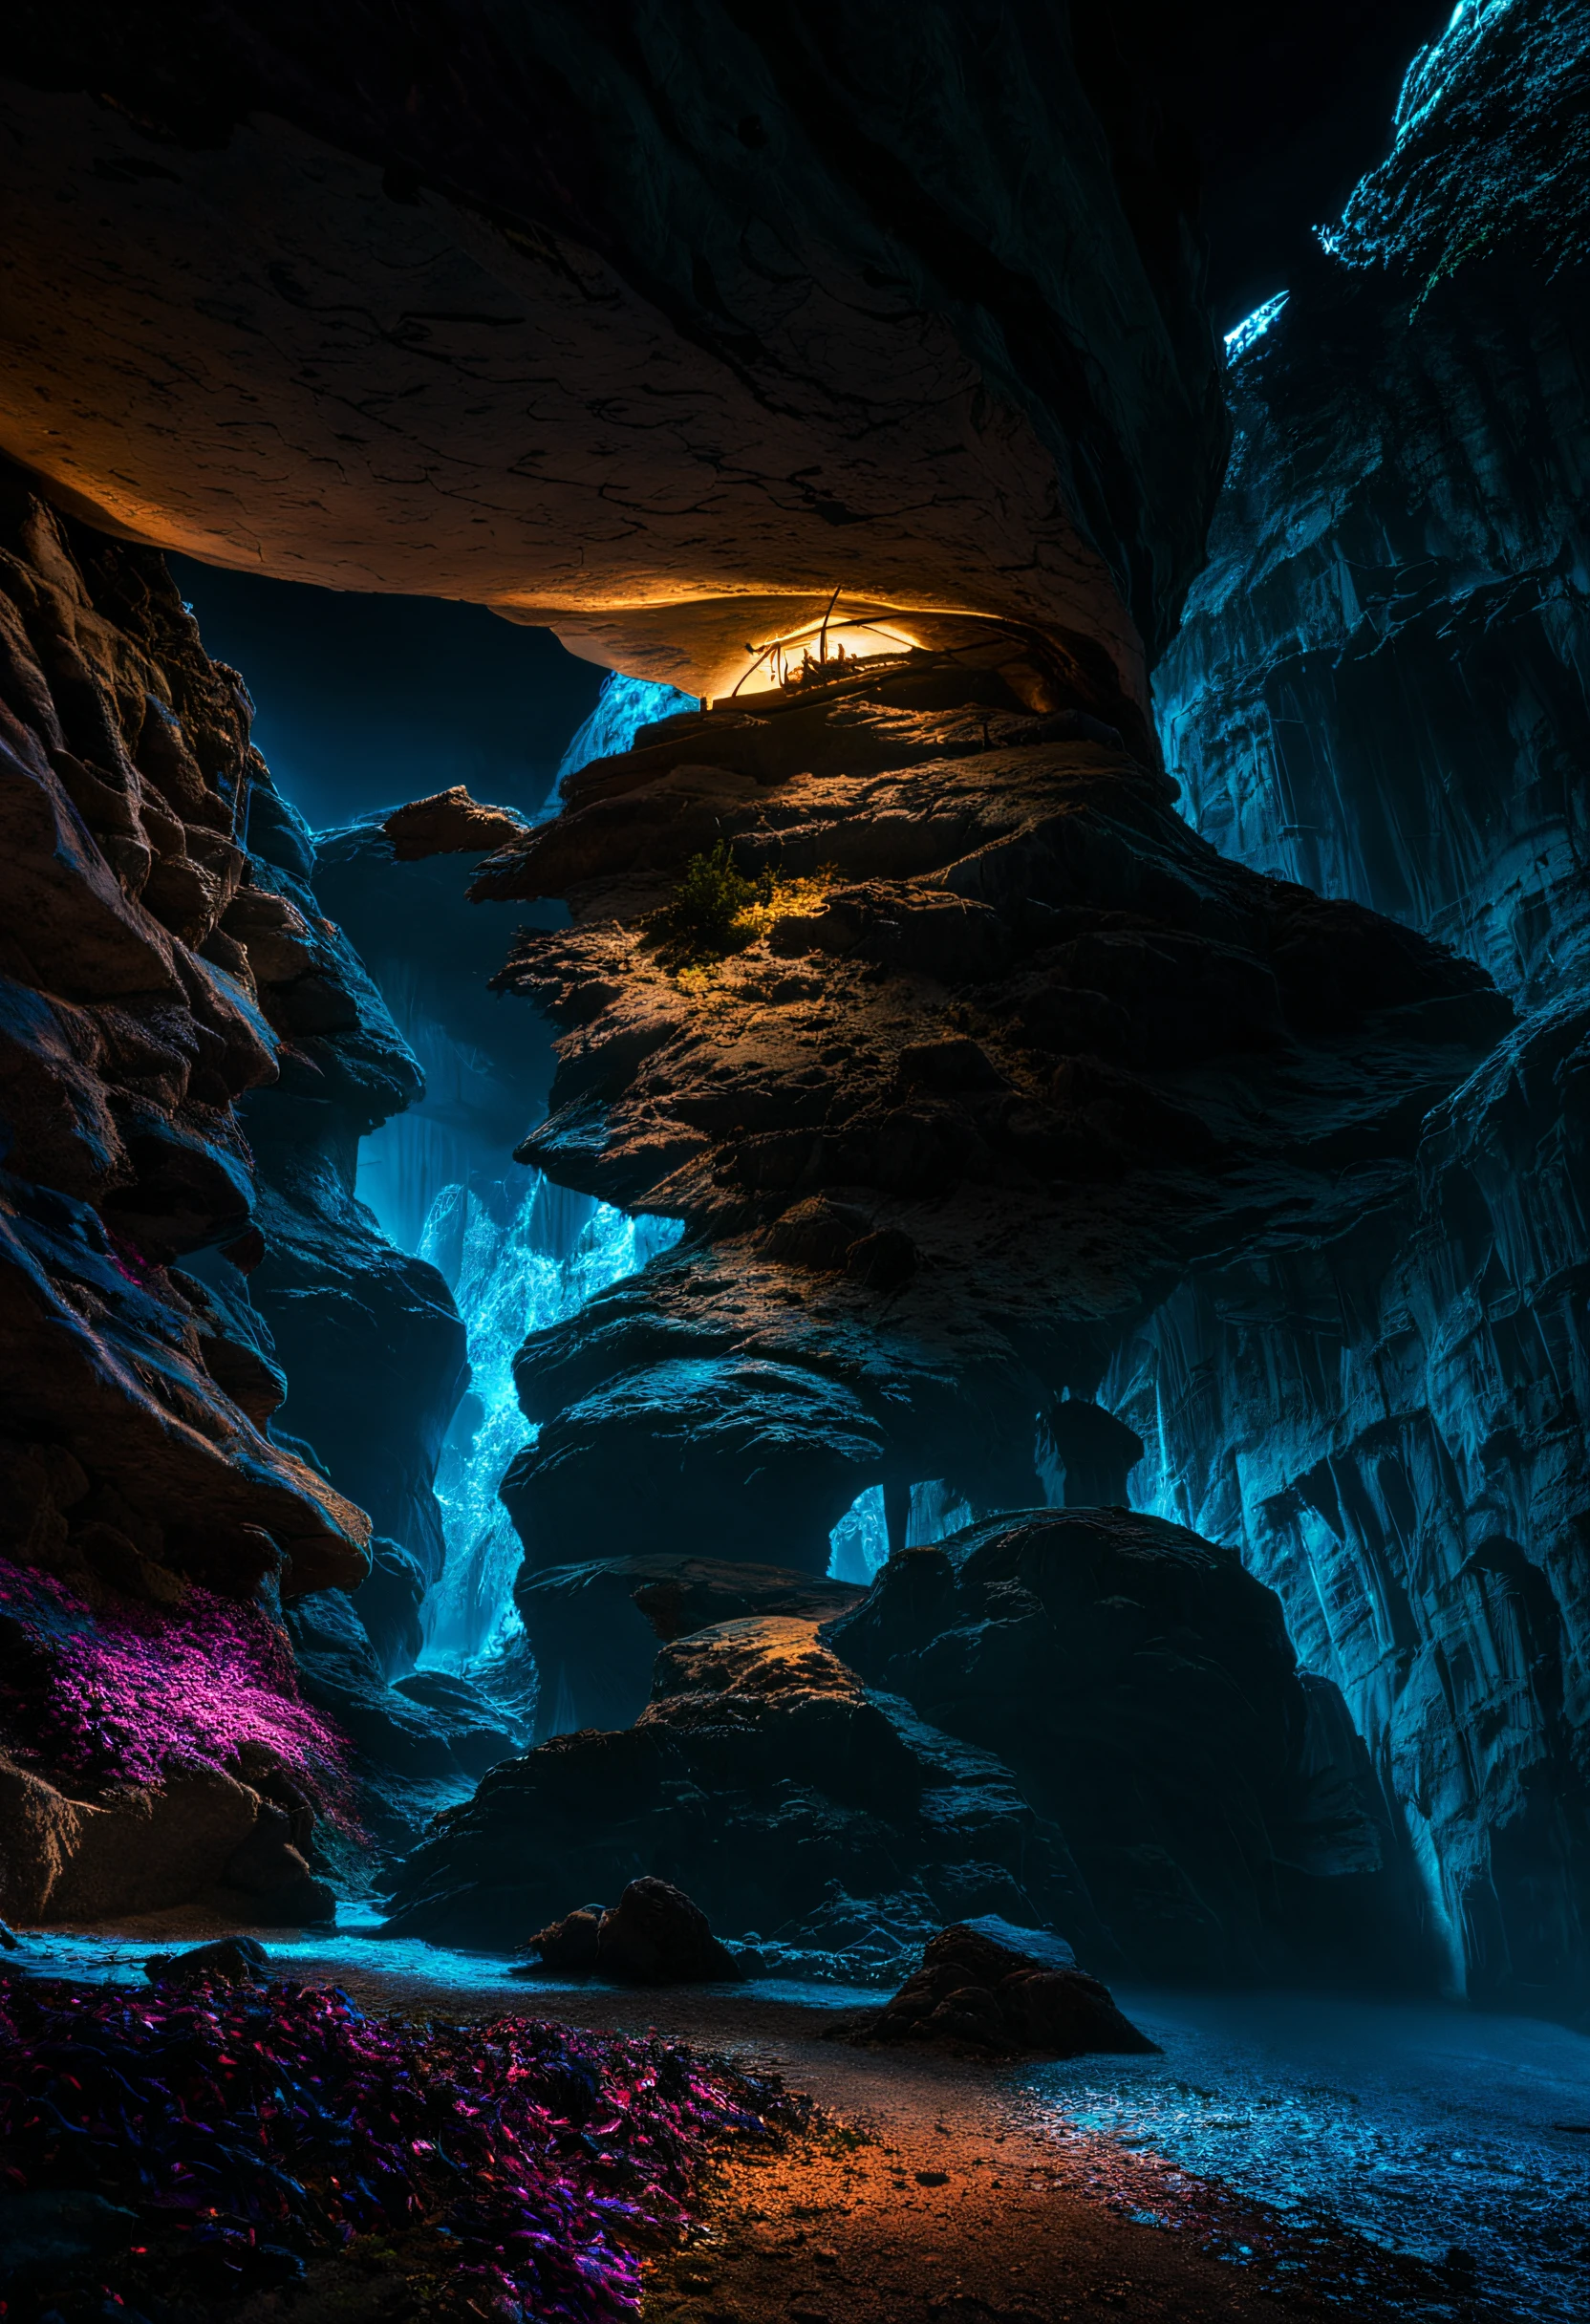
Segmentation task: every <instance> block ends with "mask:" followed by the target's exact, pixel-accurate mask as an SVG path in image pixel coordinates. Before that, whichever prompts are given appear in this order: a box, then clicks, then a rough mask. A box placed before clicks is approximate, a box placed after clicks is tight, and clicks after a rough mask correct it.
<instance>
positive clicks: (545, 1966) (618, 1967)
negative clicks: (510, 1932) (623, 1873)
mask: <svg viewBox="0 0 1590 2324" xmlns="http://www.w3.org/2000/svg"><path fill="white" fill-rule="evenodd" d="M530 1944H531V1946H532V1947H533V1949H534V1951H535V1953H536V1955H537V1959H536V1960H535V1961H533V1962H527V1963H526V1964H525V1965H524V1966H523V1967H522V1968H520V1969H516V1970H515V1972H514V1973H515V1975H516V1976H534V1975H536V1974H537V1973H538V1971H540V1970H546V1971H548V1973H562V1974H568V1973H569V1972H572V1973H574V1974H576V1975H590V1976H597V1977H611V1978H612V1979H614V1980H615V1981H616V1982H617V1983H618V1984H620V1985H698V1984H701V1983H703V1982H707V1981H710V1980H712V1979H714V1978H725V1979H732V1978H735V1977H738V1976H739V1975H740V1973H741V1971H740V1967H739V1963H738V1962H737V1960H736V1958H735V1956H734V1954H733V1953H731V1952H730V1950H729V1948H728V1947H727V1946H726V1945H724V1944H722V1943H721V1942H720V1940H719V1939H718V1938H717V1937H715V1936H714V1935H713V1933H712V1925H711V1923H710V1922H709V1921H708V1919H707V1916H706V1914H705V1913H704V1912H703V1911H702V1910H701V1908H700V1906H699V1905H698V1904H693V1903H692V1901H691V1899H690V1898H689V1897H687V1896H686V1895H685V1894H684V1892H683V1890H682V1889H679V1888H674V1887H671V1886H670V1885H669V1883H668V1882H667V1881H659V1880H652V1879H643V1880H638V1881H631V1883H630V1884H629V1886H628V1887H627V1888H626V1889H625V1891H624V1893H623V1895H622V1896H621V1897H620V1898H619V1900H618V1902H617V1904H612V1905H609V1906H603V1905H600V1904H585V1905H582V1906H581V1907H580V1909H579V1910H578V1911H577V1912H569V1913H565V1915H564V1917H563V1919H562V1920H561V1921H554V1922H552V1923H551V1924H550V1925H549V1926H548V1927H546V1928H543V1929H538V1930H537V1932H536V1934H535V1935H534V1936H533V1937H532V1938H531V1939H530Z"/></svg>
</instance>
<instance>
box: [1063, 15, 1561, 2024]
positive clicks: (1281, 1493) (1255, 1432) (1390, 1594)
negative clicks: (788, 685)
mask: <svg viewBox="0 0 1590 2324" xmlns="http://www.w3.org/2000/svg"><path fill="white" fill-rule="evenodd" d="M1587 69H1590V46H1587V36H1586V28H1585V22H1584V18H1583V13H1582V11H1579V10H1575V9H1572V8H1565V7H1562V6H1558V5H1556V4H1555V0H1519V5H1517V6H1515V7H1513V8H1511V9H1507V10H1487V11H1468V12H1467V14H1466V15H1465V16H1464V17H1463V18H1462V19H1454V23H1453V27H1452V28H1451V30H1450V32H1449V33H1448V35H1447V38H1446V40H1445V41H1444V42H1443V43H1441V44H1440V46H1439V47H1438V48H1437V49H1436V50H1435V51H1433V52H1431V53H1430V54H1429V57H1428V58H1427V60H1426V62H1425V64H1424V66H1423V67H1422V69H1421V72H1420V74H1419V75H1416V76H1415V79H1414V81H1413V82H1411V83H1410V85H1409V89H1408V91H1407V93H1406V95H1405V103H1404V118H1403V123H1402V126H1401V129H1400V132H1399V136H1398V140H1397V144H1396V147H1395V149H1394V151H1393V152H1392V154H1391V156H1390V157H1389V158H1388V160H1387V161H1386V164H1385V165H1384V166H1383V168H1382V169H1380V170H1379V171H1377V172H1375V173H1374V174H1373V175H1372V176H1371V177H1370V178H1369V179H1368V180H1366V181H1365V183H1364V187H1362V188H1361V189H1360V192H1359V194H1358V195H1357V196H1355V198H1354V201H1353V203H1352V204H1350V205H1349V209H1348V212H1347V217H1346V220H1345V222H1344V224H1343V228H1342V229H1341V231H1340V232H1339V233H1337V234H1336V235H1335V236H1334V237H1333V247H1334V248H1335V249H1336V251H1337V252H1338V255H1337V256H1336V257H1334V258H1327V257H1324V256H1321V257H1320V258H1318V259H1317V260H1316V262H1315V263H1314V265H1313V266H1312V267H1311V268H1309V269H1306V270H1304V271H1303V272H1301V273H1300V275H1299V276H1297V277H1296V278H1295V280H1294V283H1293V287H1292V293H1291V298H1290V302H1289V304H1288V306H1287V308H1286V310H1285V312H1283V313H1282V314H1281V315H1280V317H1279V318H1278V321H1277V322H1276V323H1275V325H1274V326H1273V327H1272V329H1271V330H1270V332H1269V334H1267V335H1266V336H1265V337H1264V338H1262V339H1261V340H1259V341H1258V342H1257V345H1256V346H1255V347H1254V348H1253V349H1252V350H1251V352H1250V353H1248V354H1247V355H1244V356H1243V358H1242V359H1241V361H1240V363H1239V364H1238V365H1237V367H1236V369H1235V374H1234V376H1233V390H1232V392H1233V404H1234V411H1235V419H1236V423H1237V438H1236V446H1235V453H1234V457H1233V463H1232V469H1231V474H1230V478H1229V480H1228V484H1227V489H1226V494H1225V497H1224V499H1223V501H1222V503H1221V505H1220V508H1219V510H1218V512H1217V515H1216V518H1215V522H1214V528H1213V532H1212V535H1211V552H1210V562H1209V565H1208V568H1207V570H1206V571H1205V573H1204V574H1203V575H1202V576H1201V578H1200V580H1199V581H1198V583H1197V585H1196V587H1195V589H1194V592H1193V593H1192V598H1191V599H1190V602H1189V606H1188V612H1187V617H1186V620H1185V623H1184V626H1183V629H1182V631H1181V634H1180V635H1179V636H1178V637H1177V639H1176V641H1175V643H1174V644H1173V646H1172V647H1171V651H1170V653H1169V654H1168V655H1167V656H1166V658H1165V660H1164V661H1163V662H1162V664H1161V665H1160V668H1159V670H1158V672H1157V674H1156V678H1155V692H1156V697H1157V699H1158V703H1159V711H1160V719H1161V724H1162V729H1163V733H1164V737H1165V742H1166V750H1167V757H1168V761H1169V763H1170V764H1171V768H1172V770H1173V772H1174V773H1175V775H1176V776H1177V778H1178V779H1179V781H1180V783H1181V785H1182V790H1183V800H1184V806H1185V810H1186V812H1187V813H1188V815H1189V816H1190V818H1191V819H1192V821H1193V822H1194V823H1195V824H1196V826H1197V828H1199V829H1200V830H1201V831H1203V832H1204V833H1205V834H1206V835H1207V836H1209V837H1210V838H1212V839H1213V840H1214V841H1215V842H1216V844H1218V845H1219V846H1220V847H1221V848H1222V849H1223V850H1226V851H1228V852H1230V853H1232V854H1235V855H1237V856H1239V857H1241V858H1242V859H1243V860H1245V861H1247V862H1249V863H1252V864H1254V865H1255V866H1257V867H1258V868H1260V869H1263V870H1266V871H1273V872H1276V873H1278V874H1279V875H1281V876H1283V877H1296V878H1303V879H1307V880H1310V881H1312V882H1315V883H1317V884H1319V885H1321V886H1322V887H1325V888H1327V889H1328V890H1329V891H1331V892H1332V893H1341V894H1345V895H1352V896H1356V897H1357V898H1358V899H1360V900H1361V901H1362V902H1364V903H1365V904H1369V905H1372V906H1374V907H1375V908H1376V909H1378V910H1380V911H1384V912H1386V913H1389V914H1390V915H1393V916H1395V917H1397V918H1398V919H1401V920H1403V921H1405V922H1406V923H1407V924H1408V925H1410V926H1413V927H1417V928H1420V929H1423V930H1425V931H1427V932H1429V933H1431V934H1435V935H1438V936H1443V937H1445V938H1446V939H1447V940H1448V941H1450V942H1452V943H1454V944H1455V945H1456V946H1457V947H1458V948H1459V949H1460V950H1462V951H1464V952H1466V953H1468V954H1470V955H1471V956H1472V957H1473V958H1479V959H1481V960H1483V961H1484V962H1485V963H1486V964H1487V966H1489V967H1490V968H1491V969H1492V970H1493V973H1494V975H1495V977H1496V979H1497V981H1498V983H1500V984H1501V985H1502V986H1503V987H1504V988H1505V989H1507V990H1509V991H1511V992H1512V993H1514V994H1515V996H1516V997H1517V998H1518V1000H1519V1001H1520V1003H1521V1004H1523V1005H1524V1006H1525V1007H1526V1008H1528V1009H1529V1010H1530V1011H1531V1012H1532V1013H1531V1014H1529V1015H1528V1016H1526V1018H1525V1020H1524V1022H1522V1023H1521V1024H1520V1025H1519V1027H1518V1028H1517V1029H1516V1030H1515V1032H1513V1033H1512V1034H1510V1035H1509V1036H1508V1037H1507V1038H1506V1039H1505V1040H1504V1041H1503V1043H1502V1044H1500V1046H1499V1047H1498V1048H1497V1050H1496V1051H1495V1053H1494V1055H1493V1057H1492V1058H1491V1059H1489V1060H1488V1061H1487V1063H1486V1065H1484V1067H1483V1069H1482V1070H1481V1071H1480V1072H1479V1073H1478V1074H1477V1075H1476V1077H1475V1078H1474V1080H1473V1081H1472V1083H1470V1084H1469V1085H1468V1086H1467V1087H1465V1088H1464V1089H1462V1090H1461V1091H1459V1092H1457V1093H1455V1094H1454V1095H1453V1096H1452V1097H1451V1099H1450V1101H1448V1102H1447V1103H1444V1104H1443V1105H1441V1106H1439V1107H1437V1108H1435V1109H1434V1110H1433V1111H1432V1112H1431V1113H1430V1115H1429V1119H1428V1121H1427V1123H1426V1125H1425V1127H1424V1131H1423V1135H1422V1139H1421V1142H1420V1146H1419V1150H1418V1157H1417V1170H1416V1177H1415V1181H1414V1183H1413V1185H1412V1187H1411V1188H1410V1189H1409V1190H1408V1191H1407V1194H1404V1195H1400V1196H1398V1197H1397V1198H1396V1199H1394V1200H1392V1201H1389V1202H1386V1201H1383V1200H1381V1199H1379V1198H1372V1199H1370V1200H1368V1201H1366V1202H1365V1203H1364V1207H1363V1211H1362V1215H1361V1216H1358V1217H1356V1218H1353V1219H1350V1220H1344V1221H1343V1229H1342V1231H1341V1232H1340V1233H1334V1234H1327V1235H1325V1236H1323V1237H1321V1239H1320V1241H1319V1243H1318V1245H1317V1247H1315V1248H1314V1249H1312V1250H1304V1249H1301V1248H1300V1249H1299V1250H1298V1251H1297V1252H1295V1253H1294V1254H1292V1255H1290V1256H1283V1255H1280V1254H1278V1253H1274V1252H1270V1253H1259V1254H1253V1255H1249V1256H1245V1257H1242V1258H1240V1259H1236V1260H1235V1263H1234V1264H1233V1265H1232V1266H1231V1267H1230V1268H1228V1269H1227V1270H1225V1271H1224V1272H1223V1273H1222V1275H1221V1276H1219V1277H1218V1278H1215V1279H1212V1280H1209V1281H1207V1282H1206V1283H1205V1284H1203V1285H1202V1286H1188V1287H1186V1288H1184V1289H1183V1290H1182V1291H1180V1292H1178V1293H1177V1294H1176V1295H1175V1296H1174V1297H1173V1298H1172V1299H1171V1301H1170V1302H1168V1303H1167V1305H1166V1306H1165V1307H1164V1308H1163V1309H1162V1310H1161V1312H1160V1313H1159V1314H1158V1315H1157V1316H1156V1317H1155V1318H1154V1320H1153V1322H1152V1323H1150V1325H1149V1327H1148V1328H1147V1329H1146V1330H1145V1331H1144V1332H1142V1333H1141V1334H1140V1335H1137V1336H1136V1337H1135V1338H1134V1339H1133V1340H1132V1341H1131V1342H1130V1343H1129V1344H1128V1346H1126V1347H1125V1348H1124V1349H1123V1351H1122V1353H1121V1356H1120V1357H1119V1359H1118V1361H1117V1364H1116V1366H1115V1368H1114V1370H1113V1373H1112V1375H1111V1377H1110V1378H1109V1380H1108V1381H1107V1385H1106V1387H1105V1389H1104V1390H1103V1394H1104V1398H1105V1401H1106V1402H1107V1403H1109V1404H1110V1405H1111V1406H1112V1407H1113V1408H1114V1409H1118V1410H1119V1411H1120V1412H1121V1413H1122V1414H1123V1416H1124V1417H1126V1418H1127V1419H1128V1420H1131V1421H1133V1422H1135V1425H1136V1426H1137V1427H1138V1428H1139V1429H1140V1430H1141V1431H1142V1432H1143V1433H1144V1435H1145V1437H1146V1438H1147V1439H1148V1442H1149V1444H1150V1457H1149V1459H1148V1461H1146V1462H1145V1464H1144V1466H1143V1467H1142V1468H1141V1469H1140V1470H1139V1471H1138V1473H1137V1480H1136V1482H1137V1490H1138V1492H1139V1495H1140V1496H1147V1497H1148V1498H1149V1499H1150V1501H1151V1502H1152V1504H1153V1505H1155V1506H1158V1507H1160V1508H1163V1509H1165V1510H1167V1511H1168V1512H1171V1511H1173V1512H1174V1513H1175V1514H1176V1515H1178V1516H1180V1517H1184V1518H1185V1519H1186V1521H1187V1522H1188V1523H1190V1524H1192V1525H1194V1526H1196V1527H1198V1528H1199V1529H1200V1530H1201V1531H1204V1532H1207V1533H1212V1534H1214V1535H1215V1536H1216V1537H1217V1538H1219V1539H1232V1540H1240V1541H1242V1542H1243V1544H1244V1550H1245V1554H1246V1556H1247V1558H1248V1560H1249V1562H1250V1564H1251V1565H1252V1567H1253V1569H1254V1570H1255V1571H1256V1572H1257V1573H1258V1574H1259V1575H1261V1576H1262V1577H1263V1578H1264V1579H1265V1580H1266V1581H1268V1582H1270V1583H1271V1584H1272V1586H1273V1587H1274V1588H1275V1589H1276V1590H1277V1591H1278V1593H1279V1594H1280V1596H1281V1598H1282V1601H1283V1603H1284V1604H1285V1606H1286V1609H1287V1618H1288V1621H1289V1623H1290V1625H1291V1626H1292V1631H1293V1635H1294V1637H1295V1639H1296V1640H1297V1643H1298V1645H1299V1648H1300V1652H1301V1654H1302V1656H1303V1658H1304V1661H1305V1662H1306V1664H1307V1665H1308V1666H1309V1668H1312V1669H1314V1670H1318V1671H1321V1672H1323V1673H1326V1674H1328V1675H1330V1676H1331V1677H1333V1678H1334V1679H1335V1680H1336V1681H1337V1682H1338V1683H1339V1684H1340V1685H1341V1686H1342V1688H1343V1690H1344V1692H1345V1694H1346V1697H1347V1700H1348V1702H1349V1704H1350V1705H1351V1707H1352V1711H1353V1715H1354V1718H1355V1720H1356V1721H1357V1722H1358V1724H1359V1726H1360V1728H1361V1731H1362V1732H1364V1734H1365V1735H1366V1736H1367V1737H1368V1739H1369V1741H1370V1744H1371V1747H1372V1748H1373V1750H1374V1752H1375V1754H1376V1757H1377V1761H1378V1763H1379V1765H1380V1767H1381V1769H1382V1771H1383V1775H1384V1778H1385V1781H1386V1788H1387V1790H1388V1792H1389V1793H1390V1794H1391V1795H1392V1796H1393V1797H1396V1798H1397V1799H1399V1800H1400V1801H1402V1802H1404V1803H1405V1807H1406V1813H1407V1820H1408V1823H1409V1826H1410V1829H1411V1831H1412V1833H1413V1836H1414V1840H1415V1842H1416V1845H1417V1847H1418V1849H1419V1852H1420V1856H1421V1860H1422V1863H1423V1868H1424V1874H1425V1878H1426V1881H1427V1883H1428V1887H1429V1894H1430V1897H1431V1903H1432V1917H1433V1920H1434V1922H1435V1925H1436V1926H1437V1927H1438V1928H1439V1929H1440V1931H1441V1933H1442V1936H1443V1940H1444V1943H1445V1946H1446V1949H1447V1953H1448V1968H1447V1975H1448V1978H1449V1981H1450V1984H1451V1985H1452V1986H1453V1987H1454V1988H1455V1989H1457V1990H1462V1989H1463V1988H1464V1987H1465V1986H1467V1988H1468V1990H1471V1991H1472V1992H1474V1993H1475V1994H1476V1995H1479V1996H1482V1997H1484V1998H1487V1999H1503V2000H1506V2001H1508V2002H1510V2003H1513V2004H1522V2005H1524V2006H1528V2007H1535V2008H1540V2009H1547V2010H1564V2011H1567V2012H1577V2011H1579V2010H1581V2009H1582V2008H1583V2006H1584V1996H1585V1991H1586V1981H1587V1979H1590V1817H1587V1812H1586V1803H1585V1781H1584V1768H1585V1735H1586V1732H1587V1727H1590V1693H1587V1690H1586V1672H1587V1670H1590V1638H1587V1628H1586V1625H1587V1623H1590V1573H1587V1569H1586V1562H1585V1557H1586V1552H1585V1543H1586V1539H1590V1464H1587V1463H1586V1460H1585V1456H1584V1442H1583V1438H1584V1415H1585V1412H1586V1410H1587V1409H1590V1403H1587V1393H1590V1345H1587V1341H1586V1332H1585V1321H1584V1319H1585V1312H1586V1299H1587V1295H1590V1240H1587V1235H1586V1222H1585V1216H1584V1203H1583V1193H1582V1189H1583V1185H1584V1173H1585V1166H1586V1115H1585V1064H1584V1059H1585V1043H1586V1037H1587V1034H1590V1006H1587V975H1590V950H1587V945H1586V933H1587V929H1590V878H1587V875H1586V871H1585V858H1586V842H1587V836H1590V834H1587V828H1586V793H1585V785H1584V773H1583V770H1584V766H1585V764H1586V762H1587V760H1590V622H1587V618H1586V591H1585V567H1586V544H1585V532H1584V469H1585V460H1586V446H1587V444H1590V408H1587V404H1586V394H1585V380H1586V377H1587V376H1590V341H1587V338H1586V329H1585V290H1586V274H1585V256H1584V254H1585V247H1586V246H1585V227H1586V221H1587V219H1590V204H1587V200H1586V179H1585V171H1584V166H1583V161H1584V127H1583V118H1584V116H1583V93H1584V76H1585V73H1586V70H1587Z"/></svg>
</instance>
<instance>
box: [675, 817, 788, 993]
mask: <svg viewBox="0 0 1590 2324" xmlns="http://www.w3.org/2000/svg"><path fill="white" fill-rule="evenodd" d="M773 895H774V880H773V874H772V872H771V871H761V872H759V873H758V875H757V876H756V878H755V879H747V878H746V876H745V874H744V872H742V871H738V870H737V869H736V867H735V860H734V856H733V853H732V852H731V850H730V848H729V843H728V841H727V840H726V839H720V841H719V842H718V844H717V846H716V847H715V848H710V849H709V850H707V852H706V853H705V854H704V855H693V856H692V857H691V859H690V861H689V863H687V864H686V866H685V868H684V877H683V878H682V879H681V880H680V882H679V884H678V886H677V888H676V889H675V891H674V895H673V900H672V902H671V903H669V904H668V906H667V907H666V908H665V910H663V911H662V912H660V913H659V914H658V915H657V918H656V922H655V928H656V933H657V934H658V936H661V937H662V938H663V939H664V941H665V943H666V945H667V947H668V950H669V951H670V953H671V954H672V955H673V956H674V957H675V958H677V960H679V961H680V962H682V963H690V962H694V961H699V960H709V959H722V958H724V957H725V956H726V955H727V954H729V953H731V952H740V951H742V950H743V948H744V947H745V945H747V944H749V943H751V942H752V941H754V939H755V937H756V936H758V935H759V934H760V929H759V927H758V925H757V923H756V921H755V920H754V919H753V918H752V917H750V915H753V914H754V913H756V912H757V911H758V910H759V909H761V910H763V911H764V910H765V909H766V908H767V907H768V906H769V905H770V904H771V903H772V901H773Z"/></svg>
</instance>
